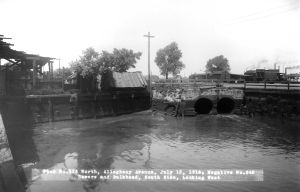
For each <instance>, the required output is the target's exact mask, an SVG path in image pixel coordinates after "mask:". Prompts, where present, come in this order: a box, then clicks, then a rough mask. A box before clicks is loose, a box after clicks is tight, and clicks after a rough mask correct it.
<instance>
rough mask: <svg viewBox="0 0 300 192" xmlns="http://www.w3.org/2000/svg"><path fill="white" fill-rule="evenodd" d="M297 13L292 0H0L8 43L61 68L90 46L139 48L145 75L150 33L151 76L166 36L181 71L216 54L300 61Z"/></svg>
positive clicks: (233, 62) (245, 61) (1, 30)
mask: <svg viewBox="0 0 300 192" xmlns="http://www.w3.org/2000/svg"><path fill="white" fill-rule="evenodd" d="M299 12H300V11H299V0H153V1H149V0H107V1H104V0H103V1H102V0H78V1H76V0H70V1H67V0H64V1H63V0H26V1H24V0H0V34H3V35H5V36H7V37H11V38H13V39H12V40H9V42H11V43H13V44H14V45H15V46H14V47H13V48H14V49H16V50H20V51H25V52H27V53H32V54H39V55H41V56H50V57H55V58H61V59H62V60H61V64H62V65H64V66H67V65H68V64H69V62H70V61H72V60H75V59H76V58H78V57H79V55H81V53H82V50H84V49H86V48H87V47H91V46H92V47H94V48H95V49H96V50H97V51H101V50H107V51H112V49H113V48H128V49H133V50H134V51H141V52H142V53H143V55H142V57H141V59H140V60H139V62H138V63H137V67H136V68H135V69H134V70H139V71H142V72H143V73H145V74H146V73H147V39H146V38H145V37H143V35H144V34H146V33H147V32H148V31H149V32H151V34H153V35H154V36H155V38H153V39H151V67H152V73H153V74H159V69H158V68H157V66H156V64H155V63H154V58H155V55H156V52H157V50H158V49H160V48H163V47H164V46H166V45H168V44H169V43H171V42H172V41H176V42H177V43H178V45H179V48H180V49H181V50H182V52H183V57H182V61H183V62H184V63H185V65H186V68H185V69H184V70H183V71H182V73H181V74H182V75H185V76H187V75H189V74H191V73H195V72H198V73H199V72H203V70H204V69H205V64H206V62H207V60H208V59H210V58H212V57H214V56H217V55H221V54H222V55H224V56H225V57H227V58H228V60H229V63H230V66H231V71H232V72H233V73H243V72H244V70H246V69H251V68H254V67H260V68H266V69H267V68H271V67H273V63H274V62H277V63H280V64H281V66H282V70H283V67H284V66H294V65H299V58H300V57H299V55H300V52H299V50H300V37H299V34H300V13H299ZM55 65H56V67H58V62H55ZM132 71H133V70H132Z"/></svg>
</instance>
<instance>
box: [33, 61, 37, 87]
mask: <svg viewBox="0 0 300 192" xmlns="http://www.w3.org/2000/svg"><path fill="white" fill-rule="evenodd" d="M32 67H33V75H32V85H33V88H34V89H35V88H37V87H36V85H37V82H36V80H37V66H36V60H35V59H33V60H32Z"/></svg>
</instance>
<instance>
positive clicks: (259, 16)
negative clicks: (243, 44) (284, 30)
mask: <svg viewBox="0 0 300 192" xmlns="http://www.w3.org/2000/svg"><path fill="white" fill-rule="evenodd" d="M292 5H296V3H293V4H287V5H283V6H278V7H273V8H270V9H267V10H264V11H259V12H255V13H252V14H249V15H245V16H241V17H239V18H236V19H234V21H232V22H230V23H227V25H233V24H238V23H242V22H248V21H253V20H258V19H263V18H265V17H270V16H273V15H278V14H283V13H286V12H290V11H294V10H297V9H299V2H298V3H297V5H296V6H292ZM291 6H292V7H291ZM285 7H287V8H289V9H281V10H278V11H276V10H277V9H280V8H285ZM272 10H275V12H274V11H273V12H272ZM270 11H271V12H270Z"/></svg>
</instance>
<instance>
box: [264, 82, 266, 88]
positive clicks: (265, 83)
mask: <svg viewBox="0 0 300 192" xmlns="http://www.w3.org/2000/svg"><path fill="white" fill-rule="evenodd" d="M264 88H265V89H266V88H267V82H266V81H265V84H264Z"/></svg>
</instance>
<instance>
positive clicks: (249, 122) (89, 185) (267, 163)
mask: <svg viewBox="0 0 300 192" xmlns="http://www.w3.org/2000/svg"><path fill="white" fill-rule="evenodd" d="M298 138H299V132H298V130H297V128H295V126H294V124H293V123H287V122H286V123H285V124H279V123H277V124H272V123H270V121H269V120H266V119H265V120H264V119H255V120H253V119H248V118H246V117H240V116H236V115H202V116H201V115H200V116H197V117H193V118H185V119H184V120H176V119H174V118H172V117H169V116H164V115H161V114H155V115H151V113H149V112H142V113H136V114H131V115H124V116H119V117H113V118H105V119H98V120H93V119H90V120H81V121H73V122H71V121H68V122H56V123H53V124H43V125H39V126H37V127H35V132H34V137H33V139H34V141H35V144H36V146H37V149H38V155H39V158H40V161H39V162H38V163H37V164H36V165H34V166H33V167H32V168H39V169H41V168H52V169H53V168H55V166H56V165H57V164H60V163H62V162H64V164H65V165H68V163H66V162H67V160H68V158H71V161H70V162H73V163H71V164H72V165H74V167H76V166H78V169H144V168H154V169H160V168H161V169H166V168H174V169H176V168H195V169H213V168H227V169H233V168H246V169H247V168H249V169H264V171H265V181H264V182H263V183H253V182H252V183H251V182H250V183H230V182H229V183H222V182H220V183H217V184H216V183H213V184H212V183H164V182H162V183H160V182H158V183H152V184H151V185H150V183H148V182H143V183H142V184H141V183H137V182H127V183H121V182H110V181H106V182H105V181H104V182H102V181H101V182H100V181H95V180H90V181H84V182H82V183H80V182H72V179H69V184H67V185H66V184H65V183H66V182H64V183H60V184H57V183H56V184H55V187H56V188H55V189H56V190H58V191H59V190H60V191H66V190H67V189H69V190H71V189H72V190H73V189H74V190H75V189H76V190H77V191H78V190H79V191H80V190H84V191H133V190H135V191H198V190H199V189H201V190H204V191H220V190H222V191H241V190H246V191H265V190H273V191H274V190H277V189H279V188H280V189H281V190H280V191H293V190H295V189H298V188H299V185H298V183H297V182H298V178H299V177H298V176H299V175H298V173H297V171H295V170H297V167H298V166H299V164H298V162H297V160H299V151H300V150H299V139H298ZM72 158H73V160H72ZM75 165H76V166H75ZM281 175H288V176H286V177H284V178H282V177H281ZM72 177H74V175H73V176H72ZM73 180H74V178H73ZM38 183H39V184H38ZM50 183H51V182H47V183H45V182H37V181H36V182H33V184H32V185H31V190H32V191H38V190H39V189H41V187H42V188H43V190H44V191H47V189H48V191H53V185H51V184H50ZM49 186H51V187H49Z"/></svg>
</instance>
